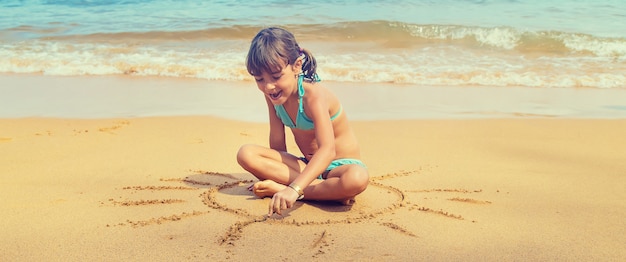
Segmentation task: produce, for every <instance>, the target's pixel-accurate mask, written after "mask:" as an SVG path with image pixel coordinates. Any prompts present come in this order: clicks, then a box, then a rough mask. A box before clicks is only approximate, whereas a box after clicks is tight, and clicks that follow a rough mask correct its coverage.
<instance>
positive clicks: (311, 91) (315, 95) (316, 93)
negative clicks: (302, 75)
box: [303, 82, 339, 108]
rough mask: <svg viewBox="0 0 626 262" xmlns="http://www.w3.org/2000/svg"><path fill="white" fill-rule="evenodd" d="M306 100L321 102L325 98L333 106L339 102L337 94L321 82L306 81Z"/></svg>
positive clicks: (304, 84)
mask: <svg viewBox="0 0 626 262" xmlns="http://www.w3.org/2000/svg"><path fill="white" fill-rule="evenodd" d="M303 86H304V91H305V93H304V96H305V100H307V101H311V102H320V99H323V101H324V102H327V103H328V105H329V106H330V107H331V108H332V107H334V104H337V103H339V101H338V100H337V97H336V96H335V94H334V93H333V92H332V91H330V90H329V89H328V88H326V86H325V85H324V84H322V83H320V82H313V83H311V82H304V83H303Z"/></svg>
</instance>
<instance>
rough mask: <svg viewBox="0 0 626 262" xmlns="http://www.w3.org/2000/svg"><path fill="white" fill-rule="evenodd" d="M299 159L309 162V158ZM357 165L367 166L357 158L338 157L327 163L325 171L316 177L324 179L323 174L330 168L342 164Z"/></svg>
mask: <svg viewBox="0 0 626 262" xmlns="http://www.w3.org/2000/svg"><path fill="white" fill-rule="evenodd" d="M300 160H302V161H303V162H304V163H307V164H308V163H309V160H308V159H306V158H304V157H301V158H300ZM353 164H356V165H359V166H362V167H363V168H367V166H366V165H365V164H364V163H363V162H362V161H361V160H358V159H353V158H340V159H335V160H333V161H332V162H330V165H328V167H327V168H326V171H324V173H322V174H320V175H319V176H318V177H317V179H324V177H323V175H325V174H328V172H330V170H333V169H335V168H336V167H339V166H343V165H353Z"/></svg>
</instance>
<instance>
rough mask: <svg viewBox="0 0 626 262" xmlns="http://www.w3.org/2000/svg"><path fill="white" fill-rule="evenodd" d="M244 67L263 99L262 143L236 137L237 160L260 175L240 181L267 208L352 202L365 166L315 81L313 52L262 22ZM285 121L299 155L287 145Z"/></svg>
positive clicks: (342, 116) (340, 113)
mask: <svg viewBox="0 0 626 262" xmlns="http://www.w3.org/2000/svg"><path fill="white" fill-rule="evenodd" d="M246 67H247V69H248V72H249V73H250V74H251V75H252V76H254V79H255V80H256V83H257V87H258V88H259V90H260V91H261V92H263V94H264V97H265V101H266V102H267V107H268V110H269V123H270V139H269V145H270V146H269V148H267V147H263V146H258V145H244V146H242V147H241V148H240V149H239V152H238V153H237V162H238V163H239V164H240V165H241V166H242V167H243V168H244V169H245V170H247V171H249V172H250V173H252V174H253V175H254V176H256V177H257V178H258V179H259V180H260V181H259V182H257V183H254V184H253V185H251V186H250V187H249V188H248V189H249V190H251V191H253V192H254V194H255V195H257V196H259V197H272V200H271V201H270V205H269V213H268V215H269V216H271V215H272V214H273V213H277V214H281V211H282V210H284V209H288V208H291V207H292V206H293V204H294V203H295V202H296V200H300V199H310V200H337V201H340V202H342V203H344V204H346V205H351V204H353V202H354V197H355V196H356V195H358V194H359V193H361V192H363V190H365V188H366V187H367V184H368V181H369V176H368V172H367V169H366V167H365V164H363V163H362V162H361V161H360V160H359V158H360V153H359V144H358V142H357V139H356V137H355V136H354V134H353V132H352V129H351V128H350V126H349V125H348V119H347V117H346V113H345V111H344V110H343V108H342V107H341V104H340V103H339V100H337V97H336V96H335V95H334V94H333V93H331V92H330V91H329V90H328V89H326V88H325V87H323V86H321V85H320V84H319V83H318V82H319V79H318V77H317V74H316V73H315V70H316V62H315V58H314V57H313V55H312V54H311V53H310V52H309V51H308V50H305V49H302V48H300V46H299V45H298V43H297V42H296V39H295V37H294V36H293V34H291V33H290V32H288V31H286V30H284V29H282V28H266V29H263V30H261V31H260V32H259V33H258V34H257V35H256V36H255V37H254V39H253V40H252V43H251V45H250V50H249V51H248V56H247V59H246ZM285 126H288V127H289V128H290V129H291V132H292V133H293V136H294V138H295V142H296V144H297V145H298V148H299V149H300V152H301V153H302V155H303V157H297V156H294V155H292V154H290V153H288V152H287V146H286V143H285Z"/></svg>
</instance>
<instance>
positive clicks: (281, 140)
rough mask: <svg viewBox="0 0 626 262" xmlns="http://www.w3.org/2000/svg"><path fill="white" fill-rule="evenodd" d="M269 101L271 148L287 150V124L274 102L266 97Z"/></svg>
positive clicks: (266, 100)
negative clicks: (279, 114) (280, 116)
mask: <svg viewBox="0 0 626 262" xmlns="http://www.w3.org/2000/svg"><path fill="white" fill-rule="evenodd" d="M265 102H267V109H268V110H267V111H268V113H269V120H270V141H269V142H270V148H271V149H274V150H277V151H284V152H286V151H287V144H286V142H285V125H284V124H283V122H282V121H281V120H280V119H279V118H278V116H277V115H276V109H274V104H272V102H271V101H270V100H269V98H267V97H265Z"/></svg>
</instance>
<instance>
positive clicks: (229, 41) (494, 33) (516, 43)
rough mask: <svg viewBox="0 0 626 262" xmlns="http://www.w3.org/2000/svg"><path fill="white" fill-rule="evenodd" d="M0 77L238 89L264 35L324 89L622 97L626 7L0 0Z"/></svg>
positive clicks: (537, 0) (615, 0)
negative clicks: (225, 84)
mask: <svg viewBox="0 0 626 262" xmlns="http://www.w3.org/2000/svg"><path fill="white" fill-rule="evenodd" d="M0 14H1V15H0V58H1V59H0V73H41V74H45V75H64V76H67V75H70V76H74V75H138V76H169V77H184V78H200V79H210V80H227V81H239V80H249V79H250V76H249V75H248V73H247V71H246V70H245V66H244V60H245V55H246V52H247V48H248V47H249V43H250V40H251V38H252V37H254V35H255V34H256V32H258V30H260V29H261V28H263V27H267V26H282V27H285V28H287V29H288V30H290V31H292V32H293V33H294V34H295V35H296V37H297V39H298V41H299V42H300V44H301V46H303V47H305V48H307V49H309V50H311V51H312V52H313V53H314V55H315V56H316V58H317V59H318V62H319V65H320V67H319V73H320V75H321V78H322V79H323V80H331V81H346V82H373V83H376V82H384V83H398V84H418V85H428V86H468V85H469V86H503V87H506V86H522V87H546V88H548V87H564V88H575V87H590V88H626V1H623V0H609V1H595V0H570V1H562V0H560V1H542V0H529V1H514V0H492V1H467V0H441V1H432V0H431V1H428V0H417V1H356V0H347V1H330V0H328V1H269V0H265V1H190V0H181V1H174V0H93V1H88V0H82V1H79V0H58V1H57V0H54V1H44V0H23V1H15V0H8V1H7V0H3V1H0Z"/></svg>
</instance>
